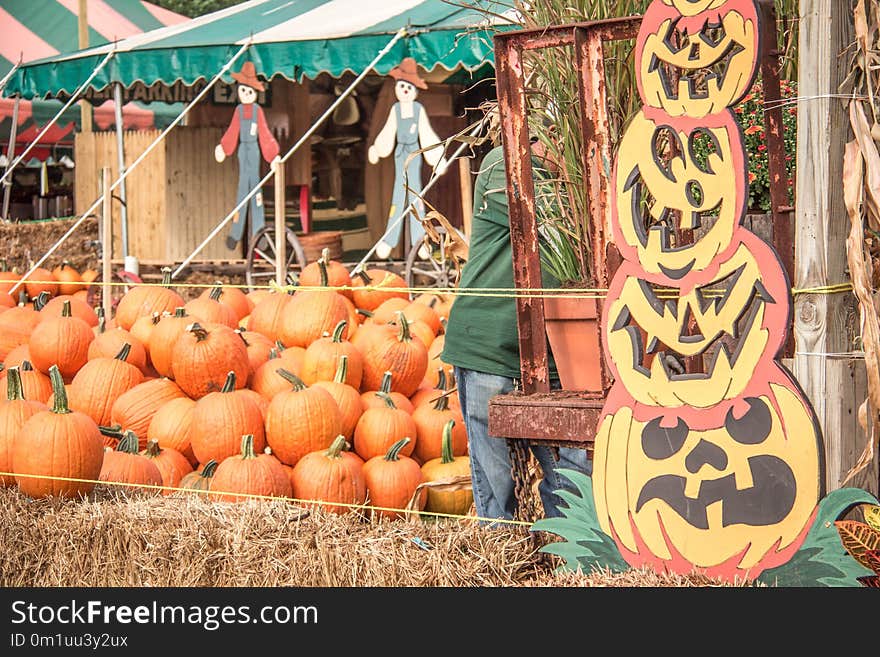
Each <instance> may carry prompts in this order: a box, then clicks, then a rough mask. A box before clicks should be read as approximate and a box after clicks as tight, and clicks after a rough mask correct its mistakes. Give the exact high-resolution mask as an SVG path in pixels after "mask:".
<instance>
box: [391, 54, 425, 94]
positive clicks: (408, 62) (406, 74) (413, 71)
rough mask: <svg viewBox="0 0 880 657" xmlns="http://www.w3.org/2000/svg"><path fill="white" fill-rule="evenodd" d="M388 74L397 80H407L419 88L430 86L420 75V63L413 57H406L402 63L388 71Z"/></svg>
mask: <svg viewBox="0 0 880 657" xmlns="http://www.w3.org/2000/svg"><path fill="white" fill-rule="evenodd" d="M388 75H390V76H391V77H392V78H394V79H395V80H405V81H406V82H409V83H410V84H414V85H415V86H417V87H418V88H419V89H427V88H428V83H427V82H425V81H424V80H423V79H422V78H421V77H420V76H419V71H418V65H417V64H416V60H415V59H413V58H412V57H404V58H403V59H402V60H401V61H400V64H398V65H397V66H395V67H394V68H392V69H391V70H390V71H388Z"/></svg>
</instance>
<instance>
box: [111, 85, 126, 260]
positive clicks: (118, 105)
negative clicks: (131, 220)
mask: <svg viewBox="0 0 880 657" xmlns="http://www.w3.org/2000/svg"><path fill="white" fill-rule="evenodd" d="M113 105H114V108H113V109H114V111H115V112H116V159H117V160H118V162H119V175H120V176H122V174H124V173H125V142H124V137H123V133H124V130H123V125H122V83H121V82H114V83H113ZM119 180H120V184H119V200H120V202H121V203H122V215H121V217H122V231H121V234H120V236H121V238H122V257H123V258H127V257H128V204H127V202H126V196H125V178H124V177H123V178H120V179H119Z"/></svg>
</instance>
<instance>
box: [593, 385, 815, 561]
mask: <svg viewBox="0 0 880 657" xmlns="http://www.w3.org/2000/svg"><path fill="white" fill-rule="evenodd" d="M776 379H777V382H775V383H770V384H769V385H768V386H767V387H766V388H765V392H764V393H763V394H761V395H759V396H756V397H747V398H744V399H740V400H737V401H736V403H735V404H734V403H731V404H729V405H728V408H727V410H726V412H724V413H723V414H721V415H720V416H716V417H715V418H714V421H712V422H710V425H712V426H701V425H702V424H704V422H705V417H707V416H711V415H712V414H711V413H707V412H705V411H697V410H690V411H689V412H686V413H684V414H682V415H679V416H678V417H675V416H670V415H666V416H665V417H664V415H662V414H663V413H664V411H662V410H661V411H658V413H659V414H658V415H657V416H655V417H645V418H644V419H641V420H639V419H636V418H635V417H634V416H633V413H634V411H633V408H632V407H633V406H635V405H634V404H632V403H631V402H630V403H626V402H625V401H624V402H623V403H620V404H619V405H618V407H617V410H616V411H613V412H607V413H606V414H605V415H604V417H603V419H602V421H601V423H600V427H599V432H598V435H597V437H596V449H595V457H594V458H595V460H594V468H593V482H594V483H593V490H594V497H595V502H596V509H597V513H598V517H599V522H600V524H601V526H602V529H603V530H604V531H606V532H607V533H608V534H609V535H610V536H612V537H614V539H615V541H616V542H617V543H618V546H619V547H620V549H621V553H622V554H623V555H624V558H626V559H627V561H628V562H629V563H631V564H633V565H636V564H639V565H641V564H644V563H651V564H652V565H654V566H655V567H656V568H657V570H658V572H662V571H663V570H664V569H668V570H672V571H674V572H680V573H687V572H691V571H692V570H694V569H698V570H706V571H711V572H714V573H718V574H721V573H724V574H726V575H728V576H732V575H740V576H743V575H748V576H750V577H755V576H757V575H758V574H759V573H760V572H761V571H762V570H763V569H765V568H768V567H773V566H775V565H778V563H784V562H785V561H786V560H787V559H788V558H789V557H790V555H791V554H792V553H793V552H794V551H796V550H797V548H798V547H799V545H800V543H801V542H802V541H803V539H804V537H805V535H806V532H807V531H808V529H809V526H810V525H811V523H812V520H811V517H812V515H813V512H814V510H815V508H816V504H817V502H818V500H819V498H820V497H821V494H822V492H821V490H820V489H821V487H822V483H821V482H822V475H823V473H822V467H823V465H822V461H821V457H820V449H821V444H820V443H821V441H820V438H819V433H818V430H817V428H816V426H815V423H814V416H813V414H812V412H811V409H810V408H809V406H807V405H806V404H805V403H804V402H803V401H802V399H801V398H800V397H799V396H798V395H797V394H796V393H795V392H793V390H792V389H790V387H789V386H788V385H787V382H785V381H784V380H783V379H784V375H783V376H777V377H776ZM622 491H623V492H622Z"/></svg>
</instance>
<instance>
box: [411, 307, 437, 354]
mask: <svg viewBox="0 0 880 657" xmlns="http://www.w3.org/2000/svg"><path fill="white" fill-rule="evenodd" d="M435 300H436V297H435ZM403 314H404V315H406V318H407V319H408V320H409V321H410V323H412V322H416V321H422V322H424V323H425V324H427V325H428V327H429V328H430V329H431V332H432V334H433V335H437V334H438V333H439V332H440V315H438V314H437V311H436V310H434V304H424V303H415V302H413V303H411V304H409V305H408V306H407V307H406V308H404V309H403ZM425 346H428V345H427V344H426V345H425Z"/></svg>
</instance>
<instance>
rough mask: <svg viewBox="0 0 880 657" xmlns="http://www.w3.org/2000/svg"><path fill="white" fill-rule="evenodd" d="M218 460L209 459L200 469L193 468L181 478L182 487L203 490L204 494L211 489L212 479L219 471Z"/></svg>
mask: <svg viewBox="0 0 880 657" xmlns="http://www.w3.org/2000/svg"><path fill="white" fill-rule="evenodd" d="M218 465H219V464H218V463H217V461H208V462H207V463H205V464H204V466H202V468H201V469H199V470H193V471H192V472H189V473H187V474H185V475H183V477H181V478H180V486H179V487H180V488H183V489H184V490H188V491H190V490H192V491H202V494H204V493H205V492H207V491H209V490H211V481H212V480H213V478H214V473H215V472H216V471H217V466H218Z"/></svg>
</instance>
